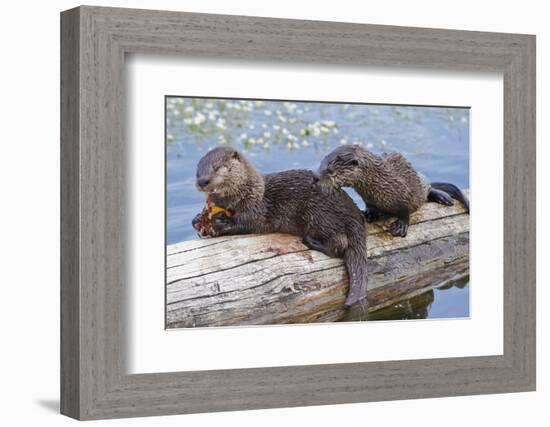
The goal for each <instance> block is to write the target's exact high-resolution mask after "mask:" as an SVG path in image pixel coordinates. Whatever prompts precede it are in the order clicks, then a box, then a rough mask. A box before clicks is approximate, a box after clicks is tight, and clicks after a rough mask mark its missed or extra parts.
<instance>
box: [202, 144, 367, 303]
mask: <svg viewBox="0 0 550 427" xmlns="http://www.w3.org/2000/svg"><path fill="white" fill-rule="evenodd" d="M197 188H198V189H199V190H200V191H203V192H206V193H208V195H209V197H210V198H211V200H212V201H213V202H214V203H215V204H216V205H218V206H220V207H223V208H225V209H229V210H231V211H232V212H233V215H232V216H231V217H230V218H228V217H225V216H216V217H214V223H213V227H214V229H215V231H216V233H217V234H218V235H230V234H248V233H274V232H283V233H289V234H293V235H296V236H300V237H302V238H303V242H304V244H305V245H306V246H308V247H309V248H310V249H315V250H318V251H321V252H323V253H325V254H326V255H328V256H331V257H339V258H344V261H345V263H346V267H347V270H348V274H349V278H350V290H349V292H348V297H347V299H346V305H348V306H349V305H352V304H355V303H358V302H363V303H366V290H367V248H366V240H365V219H364V215H363V214H362V212H361V211H360V210H359V209H358V208H357V206H356V205H355V203H354V202H353V200H352V199H351V198H350V197H349V196H348V195H347V194H346V193H345V192H343V191H341V190H330V191H324V190H323V188H321V187H320V186H319V185H318V183H317V177H316V175H315V174H314V173H313V172H312V171H308V170H289V171H284V172H277V173H271V174H267V175H262V174H260V173H259V172H258V171H256V169H255V168H254V167H253V166H252V164H251V163H250V162H249V161H248V160H247V159H246V158H245V157H244V156H243V155H242V154H241V153H239V152H238V151H236V150H234V149H233V148H230V147H218V148H216V149H214V150H211V151H210V152H208V153H207V154H206V155H205V156H204V157H203V158H202V159H201V160H200V161H199V163H198V166H197Z"/></svg>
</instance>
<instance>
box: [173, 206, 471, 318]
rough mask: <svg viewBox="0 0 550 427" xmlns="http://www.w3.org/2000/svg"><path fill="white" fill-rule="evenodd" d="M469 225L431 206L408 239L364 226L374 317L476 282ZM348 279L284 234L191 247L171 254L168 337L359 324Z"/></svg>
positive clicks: (454, 209) (418, 216) (339, 266)
mask: <svg viewBox="0 0 550 427" xmlns="http://www.w3.org/2000/svg"><path fill="white" fill-rule="evenodd" d="M469 220H470V217H469V215H468V214H467V213H465V211H464V209H463V208H462V207H461V206H460V205H459V204H458V203H455V205H454V206H451V207H447V206H441V205H437V204H434V203H427V204H426V205H424V207H423V208H422V209H421V210H419V211H418V212H416V213H415V214H414V215H413V216H412V217H411V225H410V227H409V231H408V234H407V237H405V238H401V237H392V236H391V235H390V234H389V233H387V231H385V228H386V227H387V226H388V224H389V223H390V222H391V221H392V220H388V221H385V222H381V223H373V224H368V225H367V230H368V231H366V235H367V247H368V258H369V260H368V274H369V284H368V295H367V299H368V302H369V304H368V311H369V312H371V311H375V310H378V309H380V308H383V307H386V306H388V305H390V304H393V303H395V302H397V301H399V300H402V299H405V298H410V297H412V296H415V295H418V294H420V293H423V292H426V291H427V290H430V289H433V288H435V287H438V286H442V285H444V284H446V283H449V282H451V281H454V280H459V279H462V278H464V277H466V276H468V274H469V240H470V239H469ZM347 291H348V278H347V273H346V269H345V267H344V265H343V262H342V260H341V259H336V258H329V257H327V256H326V255H324V254H322V253H320V252H317V251H311V250H309V249H307V248H306V247H305V246H304V245H303V244H302V243H301V239H300V238H298V237H295V236H290V235H286V234H279V233H275V234H264V235H244V236H228V237H218V238H212V239H202V240H191V241H186V242H182V243H178V244H174V245H169V246H168V247H167V278H166V302H167V307H166V317H167V319H166V325H167V328H183V327H202V326H229V325H262V324H281V323H309V322H328V321H337V320H341V319H343V318H346V319H349V318H355V319H360V318H362V317H361V316H363V317H364V318H366V316H367V314H366V312H365V313H363V312H364V311H365V308H364V306H357V307H354V308H353V310H352V313H350V312H349V309H346V307H345V306H344V300H345V297H346V294H347Z"/></svg>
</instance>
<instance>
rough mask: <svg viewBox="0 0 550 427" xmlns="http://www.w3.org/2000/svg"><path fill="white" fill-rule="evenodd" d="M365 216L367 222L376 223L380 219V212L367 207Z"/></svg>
mask: <svg viewBox="0 0 550 427" xmlns="http://www.w3.org/2000/svg"><path fill="white" fill-rule="evenodd" d="M364 214H365V218H366V220H367V222H375V221H378V220H379V219H380V211H378V210H376V209H370V208H368V207H365V212H364Z"/></svg>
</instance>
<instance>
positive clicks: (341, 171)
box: [318, 145, 362, 188]
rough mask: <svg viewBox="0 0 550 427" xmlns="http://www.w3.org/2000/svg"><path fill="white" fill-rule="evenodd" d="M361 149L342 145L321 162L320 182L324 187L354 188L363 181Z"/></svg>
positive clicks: (355, 146) (356, 146)
mask: <svg viewBox="0 0 550 427" xmlns="http://www.w3.org/2000/svg"><path fill="white" fill-rule="evenodd" d="M360 150H361V147H359V146H358V145H342V146H340V147H338V148H336V149H334V150H333V151H331V152H330V153H329V154H327V155H326V156H325V158H324V159H323V160H322V161H321V166H320V167H319V172H318V175H319V182H320V184H321V185H322V186H324V187H330V188H340V187H352V186H354V185H355V184H356V183H357V182H359V181H360V180H361V173H362V172H361V156H360Z"/></svg>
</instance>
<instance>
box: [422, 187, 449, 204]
mask: <svg viewBox="0 0 550 427" xmlns="http://www.w3.org/2000/svg"><path fill="white" fill-rule="evenodd" d="M428 201H429V202H435V203H439V204H440V205H445V206H452V205H453V198H452V197H451V196H449V195H448V194H447V193H445V192H444V191H442V190H437V189H435V188H430V192H429V193H428Z"/></svg>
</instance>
